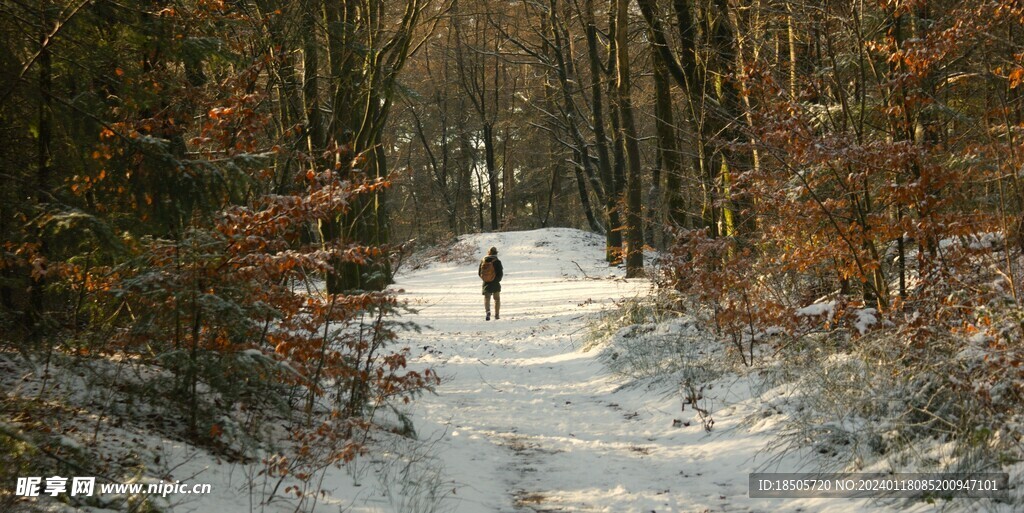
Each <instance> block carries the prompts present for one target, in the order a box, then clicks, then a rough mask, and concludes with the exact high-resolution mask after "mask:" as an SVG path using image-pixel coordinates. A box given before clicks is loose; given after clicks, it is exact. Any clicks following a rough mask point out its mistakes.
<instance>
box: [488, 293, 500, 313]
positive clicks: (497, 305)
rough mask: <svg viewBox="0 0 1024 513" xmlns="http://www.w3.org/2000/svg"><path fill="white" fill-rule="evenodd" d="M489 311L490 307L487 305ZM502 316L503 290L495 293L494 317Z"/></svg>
mask: <svg viewBox="0 0 1024 513" xmlns="http://www.w3.org/2000/svg"><path fill="white" fill-rule="evenodd" d="M487 311H488V312H489V311H491V308H490V307H487ZM498 317H501V292H495V293H494V318H495V319H497V318H498Z"/></svg>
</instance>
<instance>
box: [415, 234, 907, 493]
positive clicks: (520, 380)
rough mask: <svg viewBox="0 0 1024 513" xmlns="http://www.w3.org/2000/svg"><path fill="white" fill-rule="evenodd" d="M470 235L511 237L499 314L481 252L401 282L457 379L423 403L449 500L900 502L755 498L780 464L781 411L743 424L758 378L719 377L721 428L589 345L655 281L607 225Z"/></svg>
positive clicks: (429, 355)
mask: <svg viewBox="0 0 1024 513" xmlns="http://www.w3.org/2000/svg"><path fill="white" fill-rule="evenodd" d="M463 241H464V242H467V243H468V244H470V245H471V246H473V247H475V248H476V258H480V257H482V256H483V254H484V253H485V252H486V250H487V248H488V247H490V246H496V247H497V248H498V249H499V252H500V254H499V257H500V258H501V260H502V262H503V264H504V268H505V278H504V279H503V280H502V300H503V302H502V310H501V314H502V318H501V319H500V320H497V321H494V320H492V321H485V320H484V311H483V299H482V296H481V293H480V281H479V278H478V277H477V276H476V266H475V264H473V263H470V264H465V263H464V264H461V265H456V264H435V265H434V266H432V267H429V268H427V269H422V270H418V271H414V272H410V273H407V274H404V275H402V276H399V278H398V283H397V285H396V286H397V287H400V288H402V289H404V290H405V297H406V298H407V299H408V300H409V301H410V303H411V305H412V306H413V307H414V308H416V309H418V312H419V313H418V314H417V315H415V316H414V317H413V318H414V320H415V321H416V322H417V323H419V324H421V325H422V326H424V329H423V332H422V333H419V334H413V335H410V340H409V343H410V345H411V346H413V347H414V349H415V350H416V352H417V353H418V358H417V360H416V365H419V366H431V367H433V368H434V369H436V370H437V371H438V372H439V373H440V375H441V376H442V377H443V380H444V381H443V383H442V385H441V386H440V387H438V391H437V394H436V395H430V396H425V397H421V398H419V399H418V400H417V401H416V402H415V403H414V404H415V406H414V408H413V411H412V412H411V413H412V415H413V418H414V421H415V423H416V428H417V431H418V433H419V436H420V438H421V439H422V440H428V441H430V443H431V444H432V445H431V451H432V453H433V454H434V455H435V456H436V457H437V458H438V459H439V461H440V462H442V463H443V465H444V468H443V469H442V472H443V474H444V476H445V478H446V481H445V482H446V483H448V485H449V486H450V490H448V489H446V490H447V493H448V497H447V499H446V500H445V501H444V504H443V507H442V508H441V509H440V511H455V512H460V513H490V512H523V513H528V512H531V511H532V512H556V511H577V512H614V513H629V512H636V513H641V512H642V513H651V512H657V513H665V512H711V511H714V512H768V511H790V512H812V511H813V512H826V511H830V512H854V511H895V509H891V508H892V505H883V504H879V503H877V502H872V501H866V500H844V499H838V500H836V499H832V500H829V499H792V500H781V499H751V498H749V496H748V473H750V472H753V471H756V470H760V471H765V470H766V469H765V468H763V465H764V463H765V462H766V460H769V459H770V455H766V454H764V453H763V452H762V450H763V449H764V448H765V447H766V446H767V445H768V444H769V442H770V440H771V437H772V436H773V435H774V433H775V429H774V428H775V426H776V425H777V422H778V420H777V419H778V418H779V417H781V416H780V415H775V416H772V417H766V418H765V419H763V420H761V421H758V422H756V423H754V425H741V424H742V423H743V422H744V420H746V419H748V418H749V417H750V415H751V414H752V413H753V412H755V411H757V407H756V406H755V405H756V401H752V400H751V397H752V395H754V394H753V390H754V389H755V388H756V387H758V386H759V385H758V383H756V380H751V381H748V378H744V377H737V376H732V377H727V378H726V379H720V380H718V381H716V382H715V383H713V384H712V386H713V387H714V390H708V391H707V392H705V395H706V398H705V400H709V401H711V402H712V403H713V404H705V406H708V407H711V408H713V409H714V421H715V423H714V429H713V430H712V431H711V432H710V433H709V432H706V431H705V430H704V429H703V426H702V424H701V422H700V419H699V418H698V417H697V415H696V414H695V412H694V411H693V410H692V408H686V409H685V411H682V410H681V408H680V405H681V401H680V398H679V396H678V394H676V395H673V394H671V393H670V392H671V391H668V392H667V391H666V389H665V387H666V385H664V384H663V385H662V386H660V387H657V388H654V389H648V388H647V387H644V386H623V385H624V384H625V382H624V381H623V380H622V379H621V378H619V377H616V376H613V375H611V374H610V373H609V372H608V371H607V370H606V369H605V367H604V366H603V365H602V363H601V362H600V361H599V360H598V353H599V351H597V350H594V351H589V352H585V351H583V347H584V345H585V338H586V334H587V333H586V332H587V329H588V322H589V321H590V320H591V319H593V318H594V316H595V315H596V314H597V313H599V312H600V311H601V310H604V309H606V308H608V307H610V306H612V305H613V304H614V302H615V301H621V300H622V299H623V298H629V297H633V296H636V295H640V294H645V293H647V292H648V289H649V286H650V285H649V283H648V282H646V281H644V280H630V281H629V282H627V281H626V280H623V279H622V278H621V271H619V270H610V269H609V268H608V266H607V264H606V263H605V262H604V260H603V251H604V246H603V239H602V238H601V237H598V236H596V235H593V234H588V233H585V232H580V231H577V230H567V229H548V230H537V231H530V232H511V233H500V234H484V235H476V236H470V237H468V238H464V239H463ZM777 463H778V465H777V466H774V467H772V468H768V469H767V470H768V471H777V472H786V471H788V472H794V471H798V470H799V468H800V467H799V465H798V462H797V461H795V459H794V458H792V457H791V458H786V459H784V460H782V461H780V462H777ZM912 509H919V508H912Z"/></svg>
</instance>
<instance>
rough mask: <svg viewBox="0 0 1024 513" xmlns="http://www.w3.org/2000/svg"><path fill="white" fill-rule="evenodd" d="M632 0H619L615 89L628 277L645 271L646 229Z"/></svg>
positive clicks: (617, 3) (616, 28)
mask: <svg viewBox="0 0 1024 513" xmlns="http://www.w3.org/2000/svg"><path fill="white" fill-rule="evenodd" d="M628 13H629V1H628V0H615V33H614V38H615V61H616V71H617V73H616V75H615V77H616V80H615V92H616V95H617V96H618V98H617V99H618V106H619V116H620V117H621V121H622V127H621V130H622V139H623V141H624V143H625V146H626V161H627V164H628V169H627V175H626V244H625V246H626V247H625V249H626V277H627V278H635V277H638V276H640V275H641V274H643V268H644V250H643V244H644V232H643V216H642V212H641V209H642V207H643V205H642V199H641V197H642V194H641V189H642V187H641V183H640V182H641V169H640V142H639V141H638V140H637V135H636V122H635V121H634V120H633V101H632V98H631V96H630V95H631V92H630V76H629V73H630V67H629V40H628V39H627V36H628V33H629V32H628V28H629V27H628V23H629V17H628Z"/></svg>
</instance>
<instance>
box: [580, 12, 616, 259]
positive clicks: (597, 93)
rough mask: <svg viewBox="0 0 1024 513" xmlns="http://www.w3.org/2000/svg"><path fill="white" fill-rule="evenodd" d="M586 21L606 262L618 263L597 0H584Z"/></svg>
mask: <svg viewBox="0 0 1024 513" xmlns="http://www.w3.org/2000/svg"><path fill="white" fill-rule="evenodd" d="M583 21H584V23H585V24H586V38H587V61H588V63H589V65H590V105H591V122H592V124H593V125H594V139H595V143H594V146H595V147H596V149H597V165H598V171H599V175H600V177H601V183H602V184H604V191H605V199H604V214H605V219H607V221H608V228H607V231H606V232H605V259H606V260H608V262H616V261H617V260H618V258H619V254H621V253H622V232H620V231H619V225H620V224H621V221H620V220H619V210H618V208H617V205H616V200H617V198H618V189H617V188H616V187H615V176H614V171H613V169H612V168H613V164H612V157H611V154H610V152H609V151H608V135H607V134H606V133H605V119H604V95H603V93H602V92H601V80H600V77H601V76H602V72H601V57H600V55H599V54H598V42H597V23H596V22H595V21H594V0H584V6H583Z"/></svg>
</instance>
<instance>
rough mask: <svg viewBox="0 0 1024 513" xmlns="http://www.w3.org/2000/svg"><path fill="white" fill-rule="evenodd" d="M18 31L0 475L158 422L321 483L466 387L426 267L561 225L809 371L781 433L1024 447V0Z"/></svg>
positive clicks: (345, 6)
mask: <svg viewBox="0 0 1024 513" xmlns="http://www.w3.org/2000/svg"><path fill="white" fill-rule="evenodd" d="M0 69H2V70H3V71H2V73H0V183H2V188H0V241H2V246H0V383H2V387H0V389H2V390H3V391H4V395H3V396H2V398H0V459H2V460H3V464H2V466H0V510H3V511H19V510H20V509H18V508H24V510H25V511H50V510H49V509H45V508H46V504H45V501H36V500H34V499H33V500H28V499H26V498H25V497H24V496H19V495H18V494H15V493H12V492H13V490H14V488H15V482H16V481H17V480H18V479H19V478H22V477H24V476H44V475H45V476H51V475H65V476H68V475H81V476H85V475H90V476H99V477H100V478H101V480H107V481H109V482H118V481H127V480H128V478H129V477H132V478H133V479H138V478H140V476H147V475H152V474H154V473H155V472H157V471H155V470H153V469H154V466H153V464H152V462H151V461H148V460H147V459H146V458H143V457H140V456H139V455H138V454H135V451H128V452H126V453H124V454H121V453H118V454H121V455H120V456H117V457H110V454H113V453H114V452H116V451H115V450H114V449H112V448H111V447H109V444H104V443H103V441H102V440H101V439H103V438H104V437H102V436H99V434H100V433H102V432H105V431H106V430H107V429H108V426H116V427H118V429H127V428H121V426H122V425H133V426H145V432H147V433H150V434H154V435H159V437H161V439H163V440H174V441H179V442H182V443H185V444H188V446H189V447H195V448H198V450H202V451H205V452H206V453H208V454H211V455H213V457H215V458H216V459H217V460H223V461H228V462H245V463H251V465H250V467H249V468H254V469H258V472H256V471H254V474H253V476H250V481H253V480H257V477H256V476H259V477H258V480H261V481H262V482H263V483H264V484H263V485H262V486H263V488H262V491H261V495H260V497H258V500H257V502H258V503H259V504H261V506H259V507H255V506H251V505H250V506H247V509H246V510H247V511H256V510H260V511H278V510H273V509H266V507H267V506H266V505H267V504H271V503H273V500H274V497H276V496H287V497H289V499H288V500H290V501H291V502H289V503H288V504H289V506H288V509H284V510H281V511H292V510H294V511H305V510H308V511H314V510H315V508H316V506H317V499H316V497H317V494H318V493H319V492H320V491H321V488H322V481H323V478H322V476H323V475H324V474H323V472H324V469H327V468H330V467H343V466H345V465H346V464H349V463H352V462H356V461H357V460H362V459H364V458H374V457H375V456H374V455H375V454H378V453H383V451H382V450H381V449H380V446H379V444H378V443H377V442H379V439H380V438H381V437H385V436H389V435H386V434H382V432H386V433H391V434H398V435H400V436H406V437H409V438H410V439H412V438H415V433H416V431H417V430H416V425H417V418H416V415H413V414H410V413H409V411H411V410H407V409H404V408H406V406H407V405H412V404H415V403H417V402H418V401H421V400H427V398H429V397H431V396H433V395H436V394H442V395H443V394H444V387H445V385H444V380H443V379H442V378H443V377H444V369H439V368H437V367H436V366H435V365H434V364H435V363H437V362H435V361H434V360H430V359H429V358H428V359H426V360H424V358H423V357H422V353H423V351H426V352H427V353H430V351H429V350H428V349H427V346H424V345H423V344H422V343H418V342H417V340H418V339H417V336H419V335H417V334H418V333H419V332H420V330H421V329H422V328H423V327H422V326H420V325H419V323H418V322H417V317H416V316H417V310H416V308H417V307H416V306H415V305H412V304H410V302H409V301H407V300H406V298H405V296H404V295H403V293H404V291H403V290H402V289H401V288H400V287H402V286H403V282H402V279H401V276H402V273H403V272H411V271H415V270H417V269H419V268H420V267H419V266H420V265H423V264H422V261H423V259H424V258H428V257H425V256H424V255H428V256H429V258H434V259H435V260H438V259H439V260H440V262H442V263H446V262H458V261H462V260H464V262H463V264H464V266H468V267H473V266H474V265H475V259H474V258H468V259H466V256H465V255H464V254H462V255H460V254H459V253H460V251H462V252H464V253H465V252H471V251H472V250H468V249H466V248H465V241H467V240H470V239H467V237H477V238H475V239H472V240H474V241H479V242H480V244H486V245H490V243H488V242H487V241H488V240H490V239H487V238H485V236H488V235H490V236H498V235H502V234H505V235H507V234H511V233H515V232H526V231H530V230H541V229H574V230H580V231H583V232H587V233H589V234H592V235H593V236H594V237H599V238H600V240H601V241H602V243H601V250H600V253H601V262H602V266H603V267H604V270H602V271H600V272H603V273H609V272H611V273H616V272H619V271H621V274H622V275H621V276H620V277H619V278H617V279H620V280H625V281H626V282H643V283H645V284H646V285H647V286H648V289H647V292H645V294H644V299H643V300H642V301H639V303H642V305H640V304H639V303H635V302H634V303H631V302H630V301H628V300H627V299H626V298H616V302H615V303H616V304H615V306H614V307H613V309H616V310H615V311H617V312H619V313H621V314H622V315H621V316H620V317H617V318H616V319H617V320H615V321H614V322H613V321H610V320H608V319H609V318H606V317H603V319H605V320H604V321H603V322H605V324H607V325H606V326H604V327H603V328H602V327H597V328H594V327H593V326H591V329H594V330H598V331H600V330H601V329H604V330H606V331H607V332H608V333H607V334H608V335H609V337H610V338H611V339H616V340H619V341H620V342H621V341H622V338H621V333H619V335H614V336H612V334H614V332H615V331H616V330H618V329H620V328H628V327H629V326H630V325H633V326H634V327H635V326H636V325H643V324H644V323H645V322H646V323H654V322H655V321H657V322H663V323H669V322H671V321H668V319H678V318H681V317H685V318H687V319H692V320H693V323H694V324H693V325H694V326H699V327H700V330H701V332H702V333H704V334H705V335H704V339H706V340H705V342H706V343H707V344H709V345H708V347H713V348H715V351H718V352H716V353H715V354H717V355H718V356H717V358H718V359H719V360H720V361H719V362H717V363H716V365H722V366H729V368H730V369H732V370H731V371H730V372H735V373H740V374H743V373H754V372H766V371H765V369H766V368H769V367H770V368H772V369H774V370H773V372H774V373H775V374H773V376H775V378H772V379H776V380H779V381H780V382H781V381H783V378H782V377H780V376H782V375H786V376H790V377H792V376H798V375H799V376H804V378H793V380H796V381H792V380H791V381H790V382H797V383H801V385H800V386H801V387H804V388H803V389H805V390H808V391H810V390H815V391H816V392H815V393H820V394H822V398H821V399H819V400H818V401H819V403H817V405H816V407H814V405H812V406H809V407H808V408H807V409H806V410H804V409H801V410H800V412H802V413H799V414H797V413H793V414H792V416H791V417H792V418H791V422H790V424H788V425H789V426H790V428H788V430H783V432H782V433H783V434H782V435H780V436H779V437H778V438H775V439H774V440H773V442H772V444H771V448H772V449H773V450H777V451H779V452H780V453H785V454H789V453H793V452H799V451H801V450H806V449H808V448H811V450H812V451H813V450H815V449H816V448H817V447H818V443H819V441H820V440H823V439H826V438H828V439H830V440H833V441H835V440H839V442H836V443H837V444H839V445H841V446H844V447H845V446H852V447H855V448H856V449H850V450H851V451H852V452H851V456H850V459H849V461H845V460H844V461H843V462H842V463H841V464H838V463H837V464H836V465H838V467H839V468H843V469H846V470H850V469H861V468H868V467H870V465H869V464H868V463H865V462H867V461H868V460H871V461H880V460H883V459H888V460H887V461H905V460H901V459H900V458H903V457H906V456H907V455H908V454H911V453H915V452H920V453H927V454H924V455H923V456H920V458H919V459H918V460H915V461H925V462H928V463H927V464H925V463H921V464H920V465H918V464H916V463H915V464H914V465H910V464H909V463H908V464H906V466H904V467H902V468H908V469H909V468H913V469H919V468H929V469H933V470H937V471H943V472H953V471H957V472H960V471H964V472H966V471H984V472H1009V473H1010V477H1011V483H1013V482H1019V480H1021V479H1024V477H1022V476H1024V471H1022V468H1024V467H1022V466H1021V465H1020V463H1021V461H1022V456H1024V447H1022V445H1021V441H1022V437H1024V418H1022V413H1021V411H1022V410H1021V407H1022V406H1024V367H1022V362H1024V303H1022V301H1024V297H1022V294H1024V284H1021V283H1019V282H1020V280H1017V276H1022V277H1024V258H1022V257H1024V184H1022V179H1024V178H1022V168H1024V105H1022V102H1024V2H1021V1H1019V0H932V1H929V0H874V1H865V0H849V1H829V0H660V1H659V0H635V1H633V0H507V1H487V0H387V1H385V0H293V1H281V0H239V1H228V0H223V1H222V0H170V1H158V0H143V1H133V0H0ZM1018 134H1020V135H1021V137H1022V139H1021V140H1020V141H1018V139H1017V138H1016V137H1017V135H1018ZM557 233H570V232H557ZM572 233H575V232H572ZM481 237H484V238H481ZM500 240H503V241H508V243H509V244H511V243H513V242H516V241H519V239H511V238H510V239H500ZM544 240H545V241H547V240H548V239H544ZM588 240H589V239H588ZM516 243H518V242H516ZM524 244H525V243H524ZM536 244H537V245H538V246H540V245H544V244H549V242H537V243H536ZM551 244H555V243H551ZM476 249H477V248H473V250H476ZM482 249H486V248H482ZM503 249H504V248H503ZM574 251H575V250H574ZM502 256H503V257H504V253H502ZM551 258H554V257H551ZM566 258H568V257H566ZM460 259H462V260H460ZM581 261H582V260H581ZM573 263H575V267H573V268H571V269H569V271H565V272H572V273H575V272H576V271H575V269H576V268H578V269H579V272H580V273H582V275H581V276H582V277H581V278H580V279H581V280H582V279H591V278H594V277H595V276H596V275H594V274H593V273H594V272H597V271H591V268H589V267H588V268H587V269H586V270H584V267H582V266H581V264H580V263H576V262H573ZM468 267H467V268H468ZM474 270H475V269H474ZM565 272H563V275H564V274H565ZM588 273H591V274H588ZM472 278H473V279H476V276H475V275H474V276H472ZM473 286H474V287H478V285H476V284H474V285H473ZM473 293H474V294H479V293H478V292H477V291H476V289H473ZM510 294H511V293H510ZM476 297H477V296H474V301H475V299H476ZM509 297H512V296H509ZM506 301H509V300H508V299H506ZM567 301H569V300H567ZM586 301H592V300H588V299H587V297H580V298H578V300H572V301H569V302H573V303H576V304H578V305H579V306H580V307H583V306H584V305H585V304H586ZM580 302H583V304H580ZM474 305H475V303H474ZM638 305H639V306H638ZM472 308H474V310H472V311H473V316H474V317H473V318H474V319H476V313H475V312H476V311H477V310H479V306H473V307H472ZM524 315H525V314H524ZM488 318H489V317H488ZM453 329H454V328H453ZM652 329H653V328H652ZM687 329H689V328H687ZM616 337H618V338H616ZM705 342H702V343H705ZM673 347H676V346H673ZM421 349H422V350H423V351H421ZM683 353H685V351H684V350H682V349H674V350H673V351H669V352H667V353H665V355H664V356H663V360H661V361H659V362H655V363H651V362H647V363H645V365H648V366H649V368H648V367H645V369H648V370H650V369H654V368H657V369H661V371H659V372H660V373H661V374H662V375H670V376H676V377H678V375H676V374H672V373H673V372H676V373H678V372H682V371H680V368H677V367H672V365H674V364H669V363H666V362H670V361H676V360H678V359H680V358H683V356H681V355H683ZM686 354H689V353H686ZM623 365H625V364H623V363H622V361H619V362H618V363H615V364H613V365H611V367H612V368H613V370H615V369H617V371H618V372H620V373H624V374H626V375H633V376H634V377H635V375H636V372H633V373H632V374H631V372H632V371H630V370H627V369H624V368H623ZM666 366H668V367H666ZM687 368H689V367H687ZM780 369H782V370H780ZM633 371H636V369H633ZM646 372H647V370H645V371H644V372H641V374H643V373H646ZM651 372H653V370H652V371H651ZM830 373H831V374H830ZM811 374H814V375H815V376H818V377H819V378H821V379H819V380H818V381H817V382H814V383H810V382H808V379H807V378H806V376H810V375H811ZM645 375H646V374H645ZM744 375H745V374H744ZM826 375H828V376H832V377H830V378H828V379H827V380H826V378H825V376H826ZM687 376H689V377H686V378H685V379H684V380H683V381H685V385H680V387H679V388H680V390H681V392H680V393H681V394H682V395H681V400H682V405H683V410H684V411H686V409H687V407H688V406H689V407H691V409H692V408H697V411H702V413H701V416H700V419H701V420H703V421H704V422H703V423H704V427H705V428H706V430H707V431H709V432H710V431H711V430H712V427H711V426H710V425H709V424H708V422H707V420H708V419H709V418H710V417H708V416H705V414H707V415H712V413H711V412H710V410H707V411H705V410H706V408H705V410H701V408H704V407H701V408H698V406H697V405H698V404H700V403H699V401H700V399H701V398H702V397H703V391H704V388H702V387H701V386H700V383H696V382H694V381H693V380H691V378H692V379H698V378H696V377H693V376H690V375H689V374H687ZM836 376H845V378H842V379H847V378H848V380H847V381H845V382H843V383H840V382H839V381H840V378H838V377H836ZM482 379H483V375H481V380H482ZM672 379H675V378H672ZM680 379H682V378H680ZM786 379H789V378H786ZM800 379H804V381H800ZM811 381H813V380H811ZM488 384H490V383H488ZM814 387H818V388H814ZM492 388H494V386H492ZM677 402H678V401H677ZM825 403H829V404H825ZM409 407H410V408H411V406H409ZM675 408H678V404H677V405H676V406H675ZM830 408H831V409H830ZM839 410H842V411H843V412H859V414H861V417H860V418H862V419H866V421H865V424H863V425H861V424H858V427H856V428H853V429H847V428H843V427H842V426H840V427H836V426H838V425H840V424H842V423H837V422H833V421H834V420H835V418H834V417H835V415H839V414H838V413H836V412H837V411H839ZM380 419H390V420H389V421H388V422H383V421H381V420H380ZM698 423H699V422H698ZM712 424H713V423H712ZM129 438H130V437H129ZM69 439H74V441H73V442H69V441H68V440H69ZM925 446H929V447H931V446H942V447H943V448H944V449H943V451H945V452H943V453H942V455H941V456H936V455H934V454H932V453H930V452H929V451H927V450H924V449H921V448H922V447H925ZM862 448H863V451H862V450H861V449H862ZM843 450H845V449H842V450H840V451H839V452H843ZM819 452H822V453H830V454H831V453H834V452H835V451H832V450H831V449H828V450H824V451H819ZM104 455H106V456H104ZM897 455H900V456H899V457H897ZM832 456H835V454H832ZM157 462H159V457H157ZM893 465H895V467H894V468H900V467H899V464H895V463H894V464H893ZM915 465H916V466H915ZM167 475H170V474H169V473H168V474H167ZM744 482H745V481H744ZM453 490H454V488H453ZM453 493H454V491H453ZM54 497H56V496H54ZM518 497H519V498H518V499H516V500H517V501H518V502H516V503H515V508H517V510H522V509H523V508H526V509H529V510H532V511H562V509H543V508H542V507H541V506H539V505H536V504H534V503H533V502H531V501H532V499H530V498H531V497H534V496H533V495H529V494H520V495H519V496H518ZM44 498H45V497H44ZM54 500H56V501H58V502H60V503H62V504H64V505H65V506H67V507H69V508H80V507H86V506H89V507H93V508H99V509H96V510H95V511H106V510H105V509H101V508H110V509H112V510H116V511H172V510H173V508H167V507H165V506H160V505H159V504H158V503H156V502H153V501H151V500H149V499H148V498H146V497H145V496H143V495H139V496H134V497H129V498H127V499H125V500H124V501H122V502H118V503H116V504H115V503H114V502H110V501H108V502H106V503H103V502H95V501H94V502H93V503H86V502H76V500H77V499H76V497H73V496H61V497H59V498H57V499H54ZM1022 500H1024V499H1022ZM403 504H405V503H403ZM343 509H344V508H343ZM398 509H399V510H404V511H421V510H422V511H427V510H428V509H417V508H413V507H411V506H409V505H408V504H406V506H403V507H399V508H398ZM569 509H570V510H571V509H572V508H569ZM646 509H650V508H646ZM336 510H337V508H336ZM439 510H443V508H442V509H439ZM54 511H56V510H54ZM69 511H78V509H70V510H69ZM90 511H91V510H90ZM359 511H362V510H359ZM366 511H370V510H366ZM373 511H377V510H373ZM430 511H433V510H430ZM481 511H490V510H489V509H485V510H481ZM584 511H589V510H585V509H584ZM1011 511H1012V509H1011Z"/></svg>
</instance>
